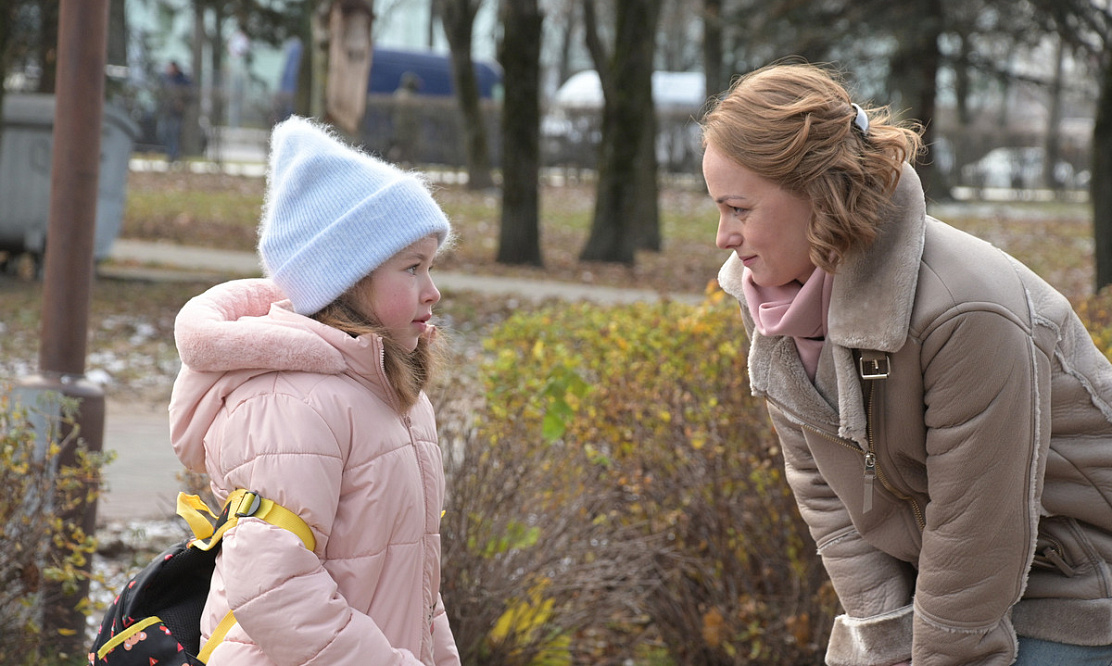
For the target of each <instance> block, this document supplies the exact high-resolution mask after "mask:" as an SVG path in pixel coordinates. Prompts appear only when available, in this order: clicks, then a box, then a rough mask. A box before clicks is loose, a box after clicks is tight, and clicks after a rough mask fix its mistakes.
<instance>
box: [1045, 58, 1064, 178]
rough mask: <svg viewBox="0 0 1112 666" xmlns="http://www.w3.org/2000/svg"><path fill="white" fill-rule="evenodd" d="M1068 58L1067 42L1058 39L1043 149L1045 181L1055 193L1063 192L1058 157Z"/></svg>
mask: <svg viewBox="0 0 1112 666" xmlns="http://www.w3.org/2000/svg"><path fill="white" fill-rule="evenodd" d="M1065 60H1066V44H1065V41H1064V40H1062V39H1061V38H1059V39H1058V49H1057V53H1056V62H1055V63H1054V79H1053V80H1052V81H1051V82H1050V90H1049V91H1048V93H1047V94H1048V96H1049V97H1050V99H1049V100H1047V108H1048V111H1049V113H1048V114H1047V118H1046V143H1045V144H1044V150H1043V172H1042V177H1043V183H1045V184H1046V186H1047V187H1049V188H1050V189H1051V190H1053V191H1054V192H1055V193H1061V191H1062V186H1063V185H1065V183H1062V182H1060V181H1059V179H1058V171H1057V169H1056V168H1055V167H1057V166H1058V158H1059V156H1060V155H1061V154H1062V128H1061V124H1062V76H1063V71H1062V70H1063V68H1064V66H1065Z"/></svg>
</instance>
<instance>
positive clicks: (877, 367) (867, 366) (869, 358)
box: [857, 350, 891, 379]
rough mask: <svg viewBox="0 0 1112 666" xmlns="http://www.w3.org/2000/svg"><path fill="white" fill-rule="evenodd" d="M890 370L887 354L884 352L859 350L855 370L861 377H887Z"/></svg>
mask: <svg viewBox="0 0 1112 666" xmlns="http://www.w3.org/2000/svg"><path fill="white" fill-rule="evenodd" d="M890 370H891V366H890V365H889V361H888V354H885V353H884V352H879V351H872V350H861V354H860V356H858V357H857V371H858V372H859V373H860V374H861V379H888V373H889V371H890Z"/></svg>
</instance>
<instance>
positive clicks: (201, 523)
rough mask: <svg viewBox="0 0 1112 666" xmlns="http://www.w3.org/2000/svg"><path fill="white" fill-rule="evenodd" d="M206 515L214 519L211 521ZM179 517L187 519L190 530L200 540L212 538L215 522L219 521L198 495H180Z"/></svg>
mask: <svg viewBox="0 0 1112 666" xmlns="http://www.w3.org/2000/svg"><path fill="white" fill-rule="evenodd" d="M204 514H208V515H209V516H211V517H212V520H209V519H208V518H206V517H205V515H204ZM178 515H179V516H181V517H182V518H185V522H187V523H189V529H191V530H193V536H195V537H197V538H198V539H207V538H209V537H211V536H212V533H213V527H212V522H213V520H216V519H217V516H216V514H214V513H213V512H212V509H210V508H208V505H207V504H205V503H204V502H202V501H201V498H200V497H197V496H196V495H186V494H185V493H178Z"/></svg>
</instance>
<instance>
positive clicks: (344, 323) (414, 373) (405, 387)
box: [310, 278, 441, 414]
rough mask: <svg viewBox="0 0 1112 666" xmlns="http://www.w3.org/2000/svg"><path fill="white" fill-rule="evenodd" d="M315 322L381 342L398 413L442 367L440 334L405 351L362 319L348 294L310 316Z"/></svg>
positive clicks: (414, 400) (381, 329)
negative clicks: (439, 367) (369, 336)
mask: <svg viewBox="0 0 1112 666" xmlns="http://www.w3.org/2000/svg"><path fill="white" fill-rule="evenodd" d="M372 279H373V278H372ZM310 316H311V317H312V318H313V319H316V320H317V321H319V322H321V323H322V324H326V325H328V326H331V327H332V328H336V329H339V330H341V331H343V332H345V333H347V334H348V335H350V336H352V337H359V336H361V335H374V336H378V337H379V338H381V339H382V346H383V354H382V364H383V369H384V370H385V371H386V379H387V380H388V381H389V382H390V386H391V387H393V389H394V392H395V393H396V395H397V397H398V403H399V412H400V413H402V414H404V413H405V412H408V411H409V410H410V408H412V407H413V405H415V404H417V400H418V399H419V398H420V397H421V391H423V390H425V387H427V386H428V385H429V382H430V381H432V379H433V373H434V372H435V371H436V369H437V367H438V366H439V362H440V357H441V351H440V344H438V342H439V341H440V339H441V334H440V332H439V331H438V332H437V335H436V336H435V338H434V340H433V341H431V342H430V341H429V340H428V338H426V337H425V336H421V337H420V338H418V340H417V348H416V349H414V350H413V351H412V352H410V351H407V350H405V349H404V348H402V347H401V346H400V345H398V343H397V342H395V341H394V340H393V338H391V337H390V335H389V333H388V332H387V331H386V329H385V328H384V327H383V326H381V325H379V324H378V323H377V322H375V321H372V320H371V319H368V318H367V317H365V316H363V315H362V314H360V313H359V311H358V310H356V309H355V308H354V307H352V306H351V304H350V302H349V300H348V295H347V294H344V295H342V296H340V297H339V298H337V299H336V300H335V301H332V302H331V303H329V304H328V305H326V306H324V308H322V309H321V310H320V311H319V312H316V313H314V314H312V315H310Z"/></svg>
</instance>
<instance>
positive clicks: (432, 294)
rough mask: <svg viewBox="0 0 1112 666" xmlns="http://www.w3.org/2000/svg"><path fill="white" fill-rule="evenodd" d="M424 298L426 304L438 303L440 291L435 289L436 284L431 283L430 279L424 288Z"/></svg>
mask: <svg viewBox="0 0 1112 666" xmlns="http://www.w3.org/2000/svg"><path fill="white" fill-rule="evenodd" d="M424 296H425V302H426V303H437V302H439V301H440V290H439V289H437V288H436V283H434V282H433V281H432V278H431V277H430V278H429V283H428V286H427V287H425V293H424Z"/></svg>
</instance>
